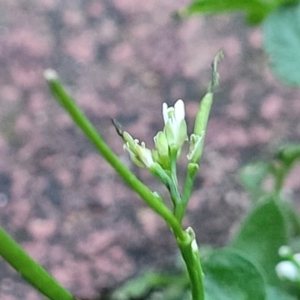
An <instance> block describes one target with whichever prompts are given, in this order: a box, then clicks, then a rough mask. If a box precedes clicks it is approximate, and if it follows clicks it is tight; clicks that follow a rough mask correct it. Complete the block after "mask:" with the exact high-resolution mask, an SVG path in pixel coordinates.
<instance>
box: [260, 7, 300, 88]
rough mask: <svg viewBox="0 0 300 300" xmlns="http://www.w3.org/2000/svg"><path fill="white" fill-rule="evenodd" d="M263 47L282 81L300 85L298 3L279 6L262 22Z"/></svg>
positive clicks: (299, 18)
mask: <svg viewBox="0 0 300 300" xmlns="http://www.w3.org/2000/svg"><path fill="white" fill-rule="evenodd" d="M263 34H264V47H265V49H266V52H267V53H268V54H269V56H270V60H271V67H272V69H273V71H274V73H275V74H276V76H278V77H279V78H280V79H281V80H282V81H283V82H285V83H287V84H289V85H297V86H300V76H299V70H300V55H299V49H300V3H298V4H297V5H285V6H281V7H280V8H278V9H277V10H275V11H274V12H272V13H271V14H270V15H269V16H268V17H267V19H266V20H265V22H264V24H263Z"/></svg>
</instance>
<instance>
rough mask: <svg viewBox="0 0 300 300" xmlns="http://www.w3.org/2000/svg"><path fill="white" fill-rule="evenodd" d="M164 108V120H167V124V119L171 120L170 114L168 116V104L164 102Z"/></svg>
mask: <svg viewBox="0 0 300 300" xmlns="http://www.w3.org/2000/svg"><path fill="white" fill-rule="evenodd" d="M162 109H163V118H164V122H165V124H167V121H168V120H169V116H168V104H167V103H165V102H164V103H163V107H162Z"/></svg>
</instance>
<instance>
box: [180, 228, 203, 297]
mask: <svg viewBox="0 0 300 300" xmlns="http://www.w3.org/2000/svg"><path fill="white" fill-rule="evenodd" d="M185 233H186V235H187V236H188V237H189V239H187V242H185V243H182V242H180V241H177V244H178V247H179V249H180V252H181V255H182V258H183V260H184V262H185V264H186V268H187V271H188V274H189V278H190V284H191V292H192V299H193V300H204V298H205V292H204V273H203V271H202V267H201V262H200V256H199V250H198V246H197V243H196V240H195V234H194V231H193V230H192V228H190V227H189V228H187V230H186V231H185Z"/></svg>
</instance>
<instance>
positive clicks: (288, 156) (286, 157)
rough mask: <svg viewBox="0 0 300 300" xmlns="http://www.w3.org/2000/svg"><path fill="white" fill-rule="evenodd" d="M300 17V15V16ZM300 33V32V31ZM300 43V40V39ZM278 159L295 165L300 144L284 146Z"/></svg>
mask: <svg viewBox="0 0 300 300" xmlns="http://www.w3.org/2000/svg"><path fill="white" fill-rule="evenodd" d="M299 16H300V14H299ZM299 25H300V23H299ZM299 33H300V31H299ZM299 41H300V38H299ZM276 157H277V158H278V159H280V160H281V161H282V162H284V164H285V165H286V166H291V165H293V164H294V163H295V162H296V161H297V160H299V159H300V144H287V145H284V146H283V147H282V148H281V149H280V150H279V151H278V152H277V154H276Z"/></svg>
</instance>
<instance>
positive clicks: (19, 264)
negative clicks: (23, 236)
mask: <svg viewBox="0 0 300 300" xmlns="http://www.w3.org/2000/svg"><path fill="white" fill-rule="evenodd" d="M0 241H1V244H0V255H1V256H2V257H3V258H4V259H5V260H6V261H7V262H8V263H9V264H10V265H11V266H12V267H13V268H14V269H15V270H16V271H17V272H18V273H20V274H21V275H22V276H23V278H24V279H25V280H26V281H28V282H29V283H30V284H31V285H32V286H34V287H35V288H36V289H37V290H38V291H40V292H41V293H42V294H43V295H45V296H46V297H48V298H49V299H51V300H58V299H59V300H74V299H75V298H74V297H73V296H72V295H71V294H70V292H68V291H67V290H66V289H64V288H63V287H62V286H61V285H59V283H58V282H57V281H56V280H55V279H54V278H53V277H52V276H51V275H50V274H49V273H48V272H47V271H46V270H45V269H44V268H43V267H42V266H41V265H39V264H38V263H37V262H35V261H34V260H33V259H32V258H31V257H30V256H29V255H28V254H27V253H26V252H25V251H24V250H23V249H22V247H21V246H19V245H18V244H17V243H16V242H15V241H14V240H13V239H12V237H10V236H9V234H8V233H6V232H5V231H4V230H3V228H1V227H0Z"/></svg>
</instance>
